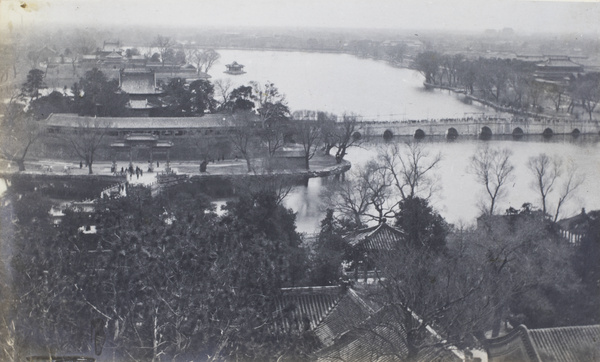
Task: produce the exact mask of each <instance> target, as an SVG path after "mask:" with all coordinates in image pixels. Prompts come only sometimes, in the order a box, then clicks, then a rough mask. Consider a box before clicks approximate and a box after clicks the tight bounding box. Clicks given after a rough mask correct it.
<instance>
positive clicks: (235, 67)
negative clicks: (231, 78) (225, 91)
mask: <svg viewBox="0 0 600 362" xmlns="http://www.w3.org/2000/svg"><path fill="white" fill-rule="evenodd" d="M225 67H227V70H226V71H225V72H224V73H227V74H233V75H238V74H244V73H246V72H245V71H244V66H243V65H242V64H240V63H238V62H236V61H233V63H231V64H226V65H225Z"/></svg>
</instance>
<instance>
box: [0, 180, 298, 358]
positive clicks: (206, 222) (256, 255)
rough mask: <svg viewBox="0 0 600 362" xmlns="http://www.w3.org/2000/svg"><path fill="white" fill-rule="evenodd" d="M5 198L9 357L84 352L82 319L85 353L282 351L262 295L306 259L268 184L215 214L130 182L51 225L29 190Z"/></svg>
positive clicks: (250, 354) (187, 193)
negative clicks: (125, 191) (117, 195)
mask: <svg viewBox="0 0 600 362" xmlns="http://www.w3.org/2000/svg"><path fill="white" fill-rule="evenodd" d="M5 201H8V202H10V205H11V206H12V208H11V209H10V211H9V212H8V213H4V214H3V216H4V218H5V219H4V220H3V225H6V224H4V221H6V220H7V218H8V220H10V219H11V218H12V219H13V220H15V223H14V228H12V229H10V230H3V237H12V238H14V240H13V241H12V245H13V247H14V258H13V263H12V265H13V270H14V273H13V278H14V280H13V284H12V286H13V289H12V291H13V292H14V295H15V300H14V302H15V303H14V304H13V305H12V307H13V308H14V309H13V310H11V311H10V312H9V313H7V314H6V315H4V317H5V318H6V319H7V320H10V321H12V322H11V323H14V330H10V331H7V330H6V329H3V332H5V333H9V334H10V337H11V338H13V339H14V340H15V341H16V344H15V346H17V347H18V348H17V349H16V352H17V353H19V354H18V355H17V356H20V357H22V356H23V355H28V354H32V353H37V354H42V355H43V354H48V353H53V352H55V351H72V352H76V351H79V352H86V353H88V352H89V351H90V346H89V344H90V340H91V338H92V335H91V334H90V325H92V326H93V328H92V330H93V332H92V333H93V337H94V341H95V343H96V344H97V345H96V346H95V349H96V351H100V350H101V349H102V348H103V346H104V347H105V348H109V349H110V350H111V352H109V353H116V355H117V356H120V357H119V360H125V359H137V360H140V359H141V360H165V359H171V358H178V359H181V358H186V356H188V359H189V358H196V357H193V356H203V357H202V358H206V359H210V360H222V359H227V360H230V359H244V360H266V359H269V358H273V356H278V355H283V354H284V353H287V349H288V348H291V346H292V342H293V341H292V340H291V339H289V338H288V339H286V336H285V335H283V336H282V335H277V334H274V331H273V330H271V329H270V328H269V326H270V321H271V320H272V318H274V316H275V315H276V314H274V313H273V312H274V311H275V308H274V304H273V303H274V298H275V297H276V296H277V295H278V293H279V290H280V288H281V287H285V286H296V285H302V283H303V282H304V280H305V275H304V270H305V269H306V262H307V257H306V254H305V251H304V249H303V248H301V245H300V244H301V239H300V236H299V235H298V234H297V233H296V231H295V225H294V220H295V217H294V215H293V213H292V212H291V211H290V210H287V209H285V208H283V207H282V206H280V204H278V199H277V197H276V196H275V194H274V193H273V192H271V191H268V190H266V189H255V190H248V192H247V193H245V195H244V196H243V197H241V198H240V199H239V200H238V201H236V202H233V203H231V204H229V205H228V206H227V208H228V213H227V214H226V215H225V216H222V217H219V216H217V215H216V214H215V213H214V211H213V210H212V207H211V205H210V203H209V202H208V201H207V199H206V198H205V197H204V196H203V195H202V194H199V193H197V192H196V190H194V189H192V188H188V189H186V190H177V192H176V193H174V194H170V195H165V196H164V197H160V198H154V199H153V198H151V197H150V194H149V191H148V190H146V189H143V188H141V189H134V188H132V189H131V190H130V197H127V198H122V199H117V200H109V201H104V202H101V203H100V204H98V205H97V207H96V211H94V212H92V213H91V214H85V213H78V212H68V213H67V215H66V216H65V218H64V220H63V222H62V223H61V225H60V227H59V228H55V227H53V226H52V223H51V221H50V220H49V216H48V214H47V213H46V212H45V211H43V210H44V208H43V207H42V206H43V205H46V206H47V205H48V204H49V202H48V201H47V200H46V199H44V198H43V197H42V196H40V194H38V193H34V194H31V195H29V196H27V197H23V198H18V197H17V195H10V194H9V195H7V196H6V199H5ZM90 225H93V226H94V227H95V230H97V233H95V234H86V233H85V232H84V230H86V227H88V226H90ZM3 229H4V228H3ZM8 233H10V235H8ZM94 326H95V327H94ZM3 347H5V345H4V342H3ZM92 348H94V346H93V347H92ZM4 356H5V357H9V356H10V355H8V356H7V355H4ZM190 356H192V357H190ZM12 357H13V358H14V357H16V356H12ZM2 359H3V360H8V359H9V358H2Z"/></svg>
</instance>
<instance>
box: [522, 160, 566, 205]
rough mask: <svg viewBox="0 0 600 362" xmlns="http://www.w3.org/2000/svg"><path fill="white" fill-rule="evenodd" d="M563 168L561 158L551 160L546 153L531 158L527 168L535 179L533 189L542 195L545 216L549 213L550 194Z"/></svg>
mask: <svg viewBox="0 0 600 362" xmlns="http://www.w3.org/2000/svg"><path fill="white" fill-rule="evenodd" d="M561 166H562V162H561V160H560V158H551V157H549V156H548V155H547V154H545V153H540V154H539V155H538V156H535V157H531V158H530V159H529V162H528V163H527V168H528V169H529V171H530V172H531V174H532V175H533V176H534V178H535V180H534V182H533V183H532V185H531V187H532V188H533V189H534V190H535V191H537V192H538V193H539V195H540V199H541V203H542V212H543V213H544V215H546V212H547V207H546V204H547V197H548V194H550V193H551V192H552V191H553V190H554V184H555V182H556V180H557V179H558V178H559V177H560V176H561V174H562V172H561Z"/></svg>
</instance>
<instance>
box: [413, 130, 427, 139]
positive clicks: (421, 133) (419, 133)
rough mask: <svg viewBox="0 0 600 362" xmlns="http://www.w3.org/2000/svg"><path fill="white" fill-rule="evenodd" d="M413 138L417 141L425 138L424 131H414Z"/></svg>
mask: <svg viewBox="0 0 600 362" xmlns="http://www.w3.org/2000/svg"><path fill="white" fill-rule="evenodd" d="M414 137H415V138H416V139H418V140H420V139H422V138H425V131H423V130H422V129H420V128H419V129H418V130H416V131H415V134H414Z"/></svg>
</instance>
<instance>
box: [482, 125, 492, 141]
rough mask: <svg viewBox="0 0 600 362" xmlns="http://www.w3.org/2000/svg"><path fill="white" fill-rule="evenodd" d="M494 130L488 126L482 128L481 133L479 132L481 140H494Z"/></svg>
mask: <svg viewBox="0 0 600 362" xmlns="http://www.w3.org/2000/svg"><path fill="white" fill-rule="evenodd" d="M492 135H493V133H492V130H491V129H490V127H488V126H483V127H481V131H480V132H479V138H480V139H482V140H489V139H490V138H492Z"/></svg>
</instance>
